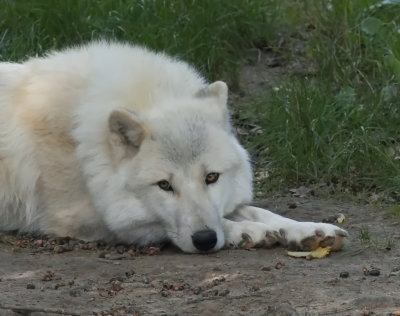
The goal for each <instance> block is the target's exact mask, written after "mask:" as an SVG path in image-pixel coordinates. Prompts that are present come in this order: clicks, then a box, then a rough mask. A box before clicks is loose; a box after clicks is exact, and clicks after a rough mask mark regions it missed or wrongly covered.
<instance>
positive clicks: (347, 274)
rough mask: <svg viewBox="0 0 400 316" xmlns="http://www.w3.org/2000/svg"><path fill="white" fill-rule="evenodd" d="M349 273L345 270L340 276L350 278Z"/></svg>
mask: <svg viewBox="0 0 400 316" xmlns="http://www.w3.org/2000/svg"><path fill="white" fill-rule="evenodd" d="M349 275H350V274H349V273H348V272H347V271H343V272H340V275H339V276H340V277H341V278H343V279H346V278H348V277H349Z"/></svg>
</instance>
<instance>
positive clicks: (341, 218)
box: [336, 213, 346, 224]
mask: <svg viewBox="0 0 400 316" xmlns="http://www.w3.org/2000/svg"><path fill="white" fill-rule="evenodd" d="M345 219H346V216H344V214H343V213H339V214H338V217H337V218H336V221H337V222H338V223H339V224H341V223H343V222H344V221H345Z"/></svg>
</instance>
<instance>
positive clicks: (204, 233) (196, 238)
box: [192, 229, 217, 251]
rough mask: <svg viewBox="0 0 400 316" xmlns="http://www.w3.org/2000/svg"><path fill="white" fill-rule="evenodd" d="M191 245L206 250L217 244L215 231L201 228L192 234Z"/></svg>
mask: <svg viewBox="0 0 400 316" xmlns="http://www.w3.org/2000/svg"><path fill="white" fill-rule="evenodd" d="M192 241H193V245H194V246H195V247H196V249H198V250H200V251H208V250H211V249H213V248H214V247H215V245H216V244H217V233H216V232H215V231H214V230H212V229H206V230H201V231H198V232H196V233H194V234H193V235H192Z"/></svg>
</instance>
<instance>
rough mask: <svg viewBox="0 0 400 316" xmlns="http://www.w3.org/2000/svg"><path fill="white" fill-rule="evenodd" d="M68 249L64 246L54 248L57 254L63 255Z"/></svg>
mask: <svg viewBox="0 0 400 316" xmlns="http://www.w3.org/2000/svg"><path fill="white" fill-rule="evenodd" d="M66 250H67V249H66V248H65V247H64V246H62V245H57V246H54V248H53V251H54V252H55V253H63V252H65V251H66Z"/></svg>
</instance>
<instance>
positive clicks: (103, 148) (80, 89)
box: [0, 42, 346, 252]
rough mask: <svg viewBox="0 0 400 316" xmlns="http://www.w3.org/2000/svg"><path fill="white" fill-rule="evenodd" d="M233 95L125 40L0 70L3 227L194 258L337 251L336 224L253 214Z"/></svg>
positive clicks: (261, 212)
mask: <svg viewBox="0 0 400 316" xmlns="http://www.w3.org/2000/svg"><path fill="white" fill-rule="evenodd" d="M227 94H228V91H227V87H226V84H225V83H223V82H215V83H212V84H207V83H206V82H205V80H204V79H203V78H201V76H199V74H198V73H197V72H196V71H195V70H194V69H193V68H191V67H190V66H189V65H187V64H186V63H183V62H181V61H178V60H175V59H173V58H170V57H168V56H166V55H164V54H158V53H154V52H150V51H149V50H147V49H145V48H141V47H137V46H130V45H127V44H118V43H105V42H95V43H91V44H88V45H86V46H82V47H77V48H71V49H67V50H64V51H61V52H55V53H51V54H49V55H47V56H45V57H43V58H32V59H29V60H27V61H26V62H24V63H22V64H16V63H0V230H3V231H5V230H20V231H28V232H31V231H39V232H42V233H46V234H53V235H58V236H71V237H76V238H81V239H86V240H97V239H103V240H108V241H122V242H126V243H136V244H139V245H146V244H150V243H154V242H161V241H166V240H169V241H172V242H173V243H174V244H175V245H177V246H178V247H179V248H181V249H182V250H183V251H186V252H199V251H213V250H218V249H221V248H222V247H223V246H246V247H249V246H256V245H264V246H271V245H272V244H275V243H277V242H279V243H281V244H284V245H288V244H292V245H293V244H295V245H296V246H297V247H298V248H302V249H305V248H315V247H317V246H318V245H319V244H320V243H321V242H324V243H325V244H330V245H332V246H334V248H336V249H340V248H341V247H342V244H343V237H345V236H346V233H345V232H344V231H343V230H341V229H340V228H338V227H336V226H333V225H329V224H320V223H298V222H295V221H293V220H290V219H286V218H283V217H280V216H278V215H276V214H273V213H271V212H269V211H266V210H262V209H258V208H255V207H249V206H247V204H248V203H249V202H250V201H251V199H252V177H251V168H250V163H249V159H248V155H247V153H246V151H245V150H244V149H243V147H242V146H241V145H240V144H239V142H238V141H237V139H236V137H235V135H234V134H233V133H232V130H231V126H230V122H229V115H228V109H227V105H226V104H227ZM305 240H307V243H306V244H305V242H304V241H305ZM310 240H311V242H310ZM328 241H329V242H328Z"/></svg>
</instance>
